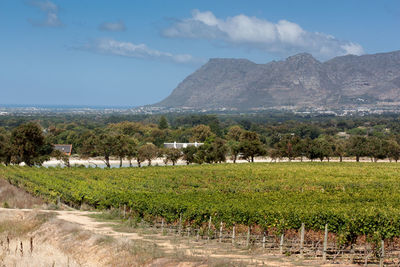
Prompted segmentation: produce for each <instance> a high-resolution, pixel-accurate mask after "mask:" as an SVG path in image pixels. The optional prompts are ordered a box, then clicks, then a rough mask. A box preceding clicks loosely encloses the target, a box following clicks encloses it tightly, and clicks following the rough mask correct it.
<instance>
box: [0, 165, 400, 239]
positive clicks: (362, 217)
mask: <svg viewBox="0 0 400 267" xmlns="http://www.w3.org/2000/svg"><path fill="white" fill-rule="evenodd" d="M0 178H4V179H7V180H8V181H10V182H11V183H12V184H15V185H18V186H19V187H23V188H24V189H25V190H26V191H28V192H30V193H32V194H34V195H37V196H41V197H42V198H44V199H47V200H48V201H56V200H57V199H60V200H61V201H62V202H64V203H67V204H69V205H71V206H75V207H79V206H81V205H83V204H85V205H89V206H91V207H94V208H96V209H110V208H121V207H124V206H125V207H126V208H127V211H128V214H130V216H136V217H140V218H143V219H145V220H148V221H154V222H156V221H158V222H159V221H160V219H161V218H162V219H163V222H164V221H165V223H166V224H168V223H169V224H174V223H176V222H177V221H182V222H183V223H184V224H185V225H191V226H193V227H201V226H202V225H207V224H208V223H209V218H210V216H211V217H212V223H213V225H219V224H220V223H221V222H223V223H224V225H225V227H227V228H229V227H232V226H233V225H238V226H239V225H242V226H251V227H254V228H259V229H264V231H273V232H275V233H277V234H279V233H283V232H284V231H289V230H291V229H296V230H297V229H299V228H300V227H301V226H302V224H303V223H304V225H305V228H306V229H307V230H310V231H324V228H325V225H326V224H328V225H329V232H330V233H334V234H335V235H336V236H337V237H338V240H340V241H341V242H343V243H351V242H354V241H355V240H356V239H357V237H360V236H364V237H366V238H367V239H368V240H370V241H374V240H375V241H378V240H379V242H380V240H381V239H393V238H394V237H399V236H400V165H398V164H394V163H279V164H274V163H270V164H269V163H254V164H218V165H193V166H178V167H173V166H168V167H144V168H120V169H99V168H29V167H16V166H11V167H4V166H3V167H0Z"/></svg>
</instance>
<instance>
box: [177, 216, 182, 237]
mask: <svg viewBox="0 0 400 267" xmlns="http://www.w3.org/2000/svg"><path fill="white" fill-rule="evenodd" d="M181 233H182V213H181V214H180V215H179V226H178V235H181Z"/></svg>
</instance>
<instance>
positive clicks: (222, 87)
mask: <svg viewBox="0 0 400 267" xmlns="http://www.w3.org/2000/svg"><path fill="white" fill-rule="evenodd" d="M394 102H399V103H400V50H398V51H393V52H388V53H378V54H366V55H361V56H354V55H345V56H339V57H335V58H333V59H330V60H327V61H324V62H320V61H318V60H317V59H315V58H314V57H313V56H312V55H311V54H308V53H300V54H296V55H293V56H290V57H288V58H286V59H285V60H281V61H271V62H268V63H265V64H257V63H254V62H252V61H250V60H248V59H234V58H212V59H210V60H209V61H208V62H207V63H206V64H204V65H203V66H201V67H200V68H199V69H198V70H196V71H195V72H194V73H192V74H190V75H189V76H188V77H186V78H185V79H184V80H183V81H182V82H181V83H179V84H178V86H177V87H176V88H175V89H174V90H173V91H172V93H171V94H170V95H169V96H168V97H167V98H165V99H164V100H162V101H161V102H159V103H157V104H155V105H154V106H156V107H165V108H192V109H218V108H228V109H238V110H241V109H243V110H245V109H262V108H282V107H288V106H290V107H295V108H298V109H300V108H304V107H313V108H321V107H335V108H339V107H341V108H349V107H357V106H365V105H370V106H371V105H372V106H374V105H382V103H386V104H387V105H393V103H394Z"/></svg>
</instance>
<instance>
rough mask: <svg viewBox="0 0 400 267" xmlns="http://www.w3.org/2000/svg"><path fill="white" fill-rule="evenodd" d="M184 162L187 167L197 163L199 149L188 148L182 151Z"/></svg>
mask: <svg viewBox="0 0 400 267" xmlns="http://www.w3.org/2000/svg"><path fill="white" fill-rule="evenodd" d="M182 153H183V160H184V161H186V165H189V164H191V163H194V162H196V153H197V147H195V146H188V147H185V148H183V149H182Z"/></svg>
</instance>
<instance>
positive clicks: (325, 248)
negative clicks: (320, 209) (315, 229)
mask: <svg viewBox="0 0 400 267" xmlns="http://www.w3.org/2000/svg"><path fill="white" fill-rule="evenodd" d="M327 250H328V224H325V234H324V250H323V252H322V260H323V261H326V253H327Z"/></svg>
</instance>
